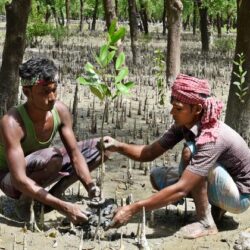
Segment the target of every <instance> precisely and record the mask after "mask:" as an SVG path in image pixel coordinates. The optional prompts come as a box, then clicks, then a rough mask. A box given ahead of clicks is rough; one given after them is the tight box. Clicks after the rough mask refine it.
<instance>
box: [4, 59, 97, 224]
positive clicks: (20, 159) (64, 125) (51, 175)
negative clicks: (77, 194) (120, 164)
mask: <svg viewBox="0 0 250 250" xmlns="http://www.w3.org/2000/svg"><path fill="white" fill-rule="evenodd" d="M19 74H20V77H21V85H22V90H23V93H24V94H25V96H26V97H27V101H26V102H25V103H24V104H21V105H19V106H17V107H13V108H11V109H10V110H9V111H8V112H7V113H6V114H5V115H4V116H3V117H2V119H1V123H0V188H1V190H2V191H3V192H4V193H5V194H6V195H7V196H10V197H12V198H14V199H19V202H17V209H16V211H17V215H19V217H23V216H24V215H23V214H22V212H25V211H29V209H28V207H27V205H28V204H29V203H30V200H31V199H35V200H37V201H39V202H41V203H43V204H45V205H47V208H48V209H49V208H54V209H56V210H58V211H59V212H61V213H62V214H64V215H66V216H67V217H68V218H69V219H70V221H72V222H73V223H74V224H79V223H82V222H85V221H86V220H87V216H86V214H85V213H84V212H83V211H81V209H80V207H79V206H78V205H76V204H73V203H70V202H66V201H63V200H62V199H61V195H62V194H63V192H64V191H65V189H66V188H67V187H68V186H70V185H71V184H73V183H74V182H76V181H77V180H80V181H81V183H82V184H83V185H84V187H85V188H86V190H87V192H88V195H89V197H90V198H93V197H98V196H99V195H100V190H99V188H98V187H97V186H96V185H95V183H94V182H93V180H92V178H91V175H90V171H92V170H93V169H94V168H96V167H97V166H98V164H99V163H100V160H101V156H100V153H99V151H98V149H97V148H96V143H97V139H92V140H87V141H81V142H77V141H76V139H75V135H74V133H73V130H72V119H71V114H70V112H69V110H68V108H67V107H66V106H65V104H63V103H62V102H61V101H58V100H57V99H56V98H57V83H58V69H57V67H56V66H55V64H54V62H53V61H51V60H49V59H46V58H37V59H30V60H28V61H27V62H25V63H23V64H22V65H20V68H19ZM57 132H59V134H60V137H61V140H62V142H63V144H64V147H63V148H56V147H49V146H50V144H51V142H52V140H53V138H54V136H55V135H56V134H57ZM53 183H56V184H55V185H54V186H53V187H52V188H51V189H50V190H49V191H46V190H45V187H47V186H49V185H51V184H53Z"/></svg>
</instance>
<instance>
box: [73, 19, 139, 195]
mask: <svg viewBox="0 0 250 250" xmlns="http://www.w3.org/2000/svg"><path fill="white" fill-rule="evenodd" d="M124 36H125V28H124V27H121V28H119V29H117V30H116V21H113V22H112V23H111V26H110V28H109V30H108V35H107V41H106V43H104V45H102V46H101V48H100V50H99V53H98V54H97V55H96V56H95V61H96V66H94V65H93V64H91V63H90V62H87V63H86V65H85V67H84V69H85V72H86V74H85V75H84V76H80V77H78V78H77V81H78V82H79V83H80V84H81V85H84V86H88V87H89V88H90V91H91V92H92V93H93V94H94V95H95V96H97V97H98V98H99V99H100V100H101V101H102V102H104V112H103V115H102V124H101V143H100V145H102V141H103V126H104V118H105V113H106V112H107V110H106V108H107V107H108V105H107V102H108V100H114V99H115V98H116V97H117V96H119V95H123V94H129V92H130V89H131V88H132V87H133V86H134V83H133V82H130V81H126V77H127V76H128V73H129V71H128V68H127V67H126V66H125V54H124V52H121V51H119V49H118V46H119V43H120V41H121V40H122V39H123V38H124ZM103 151H104V150H102V162H103V159H104V152H103ZM103 168H104V164H102V169H103ZM100 172H101V173H103V171H100ZM100 179H101V180H100V189H101V193H102V184H103V183H102V182H103V176H101V177H100Z"/></svg>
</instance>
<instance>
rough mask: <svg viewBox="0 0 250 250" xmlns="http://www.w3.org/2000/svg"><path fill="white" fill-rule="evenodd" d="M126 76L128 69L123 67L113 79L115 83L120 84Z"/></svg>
mask: <svg viewBox="0 0 250 250" xmlns="http://www.w3.org/2000/svg"><path fill="white" fill-rule="evenodd" d="M127 75H128V68H127V67H124V68H122V69H121V70H120V72H119V74H118V76H116V77H115V83H118V82H121V81H122V80H123V79H124V78H125V77H126V76H127Z"/></svg>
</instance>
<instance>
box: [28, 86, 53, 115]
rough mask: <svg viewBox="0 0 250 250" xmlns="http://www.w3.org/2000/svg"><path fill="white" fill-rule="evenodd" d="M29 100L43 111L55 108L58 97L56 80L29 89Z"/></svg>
mask: <svg viewBox="0 0 250 250" xmlns="http://www.w3.org/2000/svg"><path fill="white" fill-rule="evenodd" d="M27 97H28V101H29V102H30V103H32V105H33V106H34V107H35V108H37V109H39V110H43V111H50V110H52V109H53V107H54V104H55V101H56V98H57V84H56V83H54V82H51V83H47V84H45V85H34V86H33V87H32V88H30V90H29V94H28V95H27Z"/></svg>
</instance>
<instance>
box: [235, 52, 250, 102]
mask: <svg viewBox="0 0 250 250" xmlns="http://www.w3.org/2000/svg"><path fill="white" fill-rule="evenodd" d="M237 56H238V60H236V61H233V63H234V64H235V65H236V66H237V71H234V72H233V74H234V75H235V76H236V77H237V78H238V80H237V81H234V82H233V84H234V85H236V86H237V92H236V93H235V94H236V95H237V96H238V98H239V101H240V102H241V103H244V102H245V100H244V98H245V96H246V94H247V91H248V86H245V76H246V74H247V71H246V70H244V69H243V63H244V62H245V57H244V55H243V53H241V54H238V55H237Z"/></svg>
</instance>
